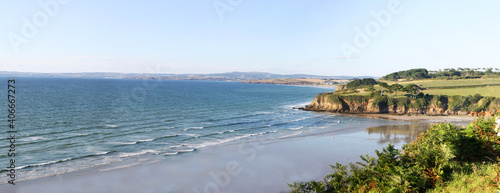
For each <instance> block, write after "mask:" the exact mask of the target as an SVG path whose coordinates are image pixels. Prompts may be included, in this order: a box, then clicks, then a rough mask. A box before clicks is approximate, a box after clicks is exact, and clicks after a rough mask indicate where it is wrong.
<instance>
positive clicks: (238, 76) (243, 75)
mask: <svg viewBox="0 0 500 193" xmlns="http://www.w3.org/2000/svg"><path fill="white" fill-rule="evenodd" d="M0 76H3V77H5V76H13V77H83V78H114V79H164V80H210V81H247V80H260V79H292V78H300V79H304V78H307V79H355V78H358V79H359V78H377V77H373V76H318V75H308V74H291V75H282V74H272V73H267V72H225V73H212V74H146V73H113V72H85V73H33V72H8V71H0Z"/></svg>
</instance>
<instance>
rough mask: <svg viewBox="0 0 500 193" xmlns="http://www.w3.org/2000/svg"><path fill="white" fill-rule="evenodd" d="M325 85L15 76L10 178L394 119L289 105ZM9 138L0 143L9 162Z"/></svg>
mask: <svg viewBox="0 0 500 193" xmlns="http://www.w3.org/2000/svg"><path fill="white" fill-rule="evenodd" d="M0 80H1V81H0V82H2V83H5V85H4V86H3V88H4V89H2V90H1V96H2V97H4V98H7V97H6V96H7V89H6V87H7V86H6V85H7V78H5V77H2V78H0ZM331 91H333V88H316V87H298V86H282V85H259V84H244V83H239V82H207V81H167V80H129V79H86V78H34V77H19V78H16V97H17V100H16V121H15V124H16V128H17V129H18V130H19V132H18V133H17V135H16V136H17V137H16V138H17V141H16V167H17V169H18V170H17V179H16V180H26V179H35V178H40V177H45V176H54V175H58V174H63V173H68V172H72V171H78V170H80V169H86V168H92V167H95V166H102V165H106V164H115V165H116V164H118V165H119V164H120V163H122V162H123V163H125V162H127V160H131V159H136V158H138V157H146V156H147V157H154V158H155V159H169V158H173V157H175V156H183V155H189V154H193V153H197V152H198V151H200V150H203V149H204V148H208V147H215V146H217V145H221V144H229V143H239V142H242V141H244V140H257V139H266V140H279V139H283V138H289V137H300V136H301V135H309V134H314V133H323V132H330V131H336V130H342V129H348V128H351V127H353V126H360V127H362V126H363V125H366V127H368V126H376V125H386V124H387V123H388V122H390V121H387V120H373V119H365V118H356V117H349V116H342V115H335V114H330V113H316V112H306V111H300V110H294V109H292V107H300V106H305V105H306V104H308V103H310V102H311V101H312V99H314V97H315V96H316V95H317V94H318V93H320V92H331ZM0 107H3V108H4V110H2V111H1V112H2V113H1V114H0V116H1V117H2V120H5V121H4V123H3V124H0V125H1V126H2V127H4V129H2V130H5V131H7V130H8V123H7V101H6V100H1V101H0ZM2 133H4V134H3V135H4V136H3V137H2V138H6V137H8V136H7V133H6V132H2ZM9 145H10V144H9V143H8V141H7V140H3V141H2V143H0V149H2V150H4V151H5V153H2V154H1V155H0V158H1V160H4V161H3V163H5V166H7V161H8V157H7V153H6V151H7V150H8V146H9ZM2 168H5V167H3V166H2ZM6 173H7V172H6V170H5V169H4V170H2V171H1V173H0V175H2V176H5V175H6ZM5 183H6V180H4V181H2V182H1V184H5Z"/></svg>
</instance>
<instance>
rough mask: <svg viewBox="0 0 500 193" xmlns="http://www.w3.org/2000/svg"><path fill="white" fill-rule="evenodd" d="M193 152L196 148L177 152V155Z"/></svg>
mask: <svg viewBox="0 0 500 193" xmlns="http://www.w3.org/2000/svg"><path fill="white" fill-rule="evenodd" d="M193 151H196V148H193V149H183V150H179V151H178V153H185V152H193Z"/></svg>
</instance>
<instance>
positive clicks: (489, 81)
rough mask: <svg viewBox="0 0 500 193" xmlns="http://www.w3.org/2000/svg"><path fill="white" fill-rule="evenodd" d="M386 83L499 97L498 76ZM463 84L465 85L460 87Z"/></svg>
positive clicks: (434, 92) (441, 92)
mask: <svg viewBox="0 0 500 193" xmlns="http://www.w3.org/2000/svg"><path fill="white" fill-rule="evenodd" d="M387 83H388V84H394V83H398V84H401V85H403V86H404V85H407V84H410V83H412V84H416V85H420V86H421V87H422V88H424V89H425V90H422V92H423V93H425V94H430V95H449V96H452V95H460V96H468V95H474V94H480V95H482V96H494V97H500V78H484V79H483V78H482V79H459V80H433V79H427V80H416V81H408V82H395V81H387ZM485 85H492V86H485ZM463 86H466V87H465V88H461V87H463ZM474 86H477V87H474ZM439 87H448V88H446V89H444V88H443V89H440V88H439ZM450 87H451V88H450ZM453 87H457V88H453ZM377 89H380V88H377Z"/></svg>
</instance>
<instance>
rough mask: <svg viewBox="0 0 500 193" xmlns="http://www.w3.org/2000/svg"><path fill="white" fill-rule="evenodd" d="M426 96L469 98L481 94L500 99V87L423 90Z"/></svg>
mask: <svg viewBox="0 0 500 193" xmlns="http://www.w3.org/2000/svg"><path fill="white" fill-rule="evenodd" d="M422 92H423V93H425V94H430V95H438V94H441V95H448V96H453V95H461V96H468V95H474V94H480V95H482V96H494V97H500V86H488V87H475V88H458V89H430V90H423V91H422Z"/></svg>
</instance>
